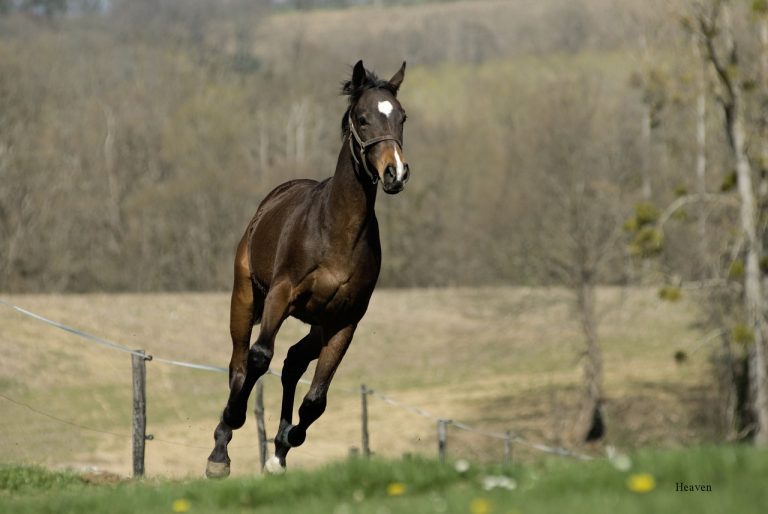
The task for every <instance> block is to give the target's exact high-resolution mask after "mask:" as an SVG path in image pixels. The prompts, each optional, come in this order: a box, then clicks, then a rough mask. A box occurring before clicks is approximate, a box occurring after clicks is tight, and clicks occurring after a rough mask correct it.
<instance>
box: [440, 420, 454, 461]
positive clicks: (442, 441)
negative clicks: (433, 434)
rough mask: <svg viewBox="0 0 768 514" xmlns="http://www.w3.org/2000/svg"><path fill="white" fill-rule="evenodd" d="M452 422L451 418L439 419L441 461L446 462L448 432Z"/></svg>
mask: <svg viewBox="0 0 768 514" xmlns="http://www.w3.org/2000/svg"><path fill="white" fill-rule="evenodd" d="M450 422H451V420H450V419H442V418H441V419H438V420H437V456H438V457H439V458H440V462H445V446H446V432H447V428H448V423H450Z"/></svg>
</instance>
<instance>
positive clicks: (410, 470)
mask: <svg viewBox="0 0 768 514" xmlns="http://www.w3.org/2000/svg"><path fill="white" fill-rule="evenodd" d="M767 457H768V454H767V453H766V451H765V450H755V449H753V448H749V447H720V448H717V447H712V448H699V449H689V450H684V451H654V452H641V453H638V454H636V455H633V456H632V457H631V460H630V461H629V462H630V469H627V470H625V471H621V470H619V469H617V468H616V467H615V466H616V464H617V463H616V462H611V461H608V460H605V459H601V460H598V461H593V462H581V461H574V460H567V461H564V460H551V461H546V462H541V463H539V464H538V465H535V466H531V465H529V466H522V465H516V466H511V467H506V468H502V467H490V468H489V467H478V466H470V468H469V469H468V470H467V471H465V472H458V471H456V470H455V469H454V467H453V466H450V465H440V464H438V463H436V462H434V461H430V460H421V459H411V460H405V461H385V460H373V461H364V460H349V461H346V462H338V463H335V464H332V465H330V466H325V467H323V468H320V469H317V470H313V471H297V472H292V473H288V474H287V475H283V476H268V477H265V478H262V479H254V478H239V479H230V480H228V481H223V482H215V481H202V480H199V479H198V480H187V481H168V480H149V481H145V482H130V481H126V482H122V483H117V484H107V485H104V484H101V485H97V484H95V483H94V482H95V480H94V477H92V476H82V475H76V474H72V473H53V472H50V471H45V470H42V469H39V468H28V467H0V510H2V511H3V512H14V513H17V514H22V513H32V512H34V513H39V512H56V513H78V514H79V513H83V512H107V511H108V512H114V513H123V512H125V513H133V512H146V513H154V512H158V513H167V512H189V513H195V512H206V513H216V512H244V511H247V512H254V513H259V512H264V513H267V512H269V513H271V512H286V513H287V512H297V513H298V512H300V513H302V514H312V513H323V514H326V513H330V512H333V513H349V514H352V513H381V512H390V513H414V512H419V513H429V512H435V513H467V512H469V513H471V514H495V513H505V514H506V513H530V512H568V513H572V514H581V513H585V514H586V513H589V514H600V513H614V512H622V513H629V514H631V513H641V512H643V513H645V512H699V513H713V514H714V513H717V514H721V513H723V512H739V513H743V514H750V513H757V512H762V506H764V505H766V502H768V489H766V488H765V478H766V476H768V458H767ZM679 482H682V483H684V484H686V485H694V484H695V485H708V486H710V487H711V491H708V492H677V491H676V486H677V483H679ZM494 484H496V486H493V485H494ZM498 484H504V486H499V485H498ZM492 486H493V487H492Z"/></svg>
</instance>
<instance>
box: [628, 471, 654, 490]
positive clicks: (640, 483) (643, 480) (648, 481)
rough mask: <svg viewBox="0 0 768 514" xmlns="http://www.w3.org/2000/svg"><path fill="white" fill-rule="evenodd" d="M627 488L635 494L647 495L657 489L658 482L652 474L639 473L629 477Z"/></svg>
mask: <svg viewBox="0 0 768 514" xmlns="http://www.w3.org/2000/svg"><path fill="white" fill-rule="evenodd" d="M627 487H628V488H629V490H630V491H632V492H633V493H647V492H650V491H653V490H654V488H655V487H656V480H655V479H654V478H653V475H651V474H650V473H637V474H634V475H629V478H628V479H627Z"/></svg>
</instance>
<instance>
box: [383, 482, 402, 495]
mask: <svg viewBox="0 0 768 514" xmlns="http://www.w3.org/2000/svg"><path fill="white" fill-rule="evenodd" d="M387 494H388V495H390V496H402V495H404V494H405V484H402V483H400V482H392V483H391V484H389V485H388V486H387Z"/></svg>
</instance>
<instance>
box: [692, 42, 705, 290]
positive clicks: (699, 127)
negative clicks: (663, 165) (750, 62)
mask: <svg viewBox="0 0 768 514" xmlns="http://www.w3.org/2000/svg"><path fill="white" fill-rule="evenodd" d="M693 51H694V54H695V56H696V61H697V62H698V63H700V65H699V66H698V72H697V74H696V190H697V192H698V193H699V195H701V196H702V198H703V197H704V196H705V195H706V194H707V75H706V63H705V62H704V61H703V60H702V59H701V47H700V42H699V39H698V37H695V36H694V38H693ZM697 221H698V227H697V228H698V232H699V252H700V256H701V259H702V262H703V259H704V256H705V255H707V254H708V252H707V249H708V244H707V209H706V205H705V204H704V202H700V203H699V212H698V220H697ZM699 273H700V275H699V278H701V279H704V278H706V276H705V275H706V266H705V265H702V269H700V270H699Z"/></svg>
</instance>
